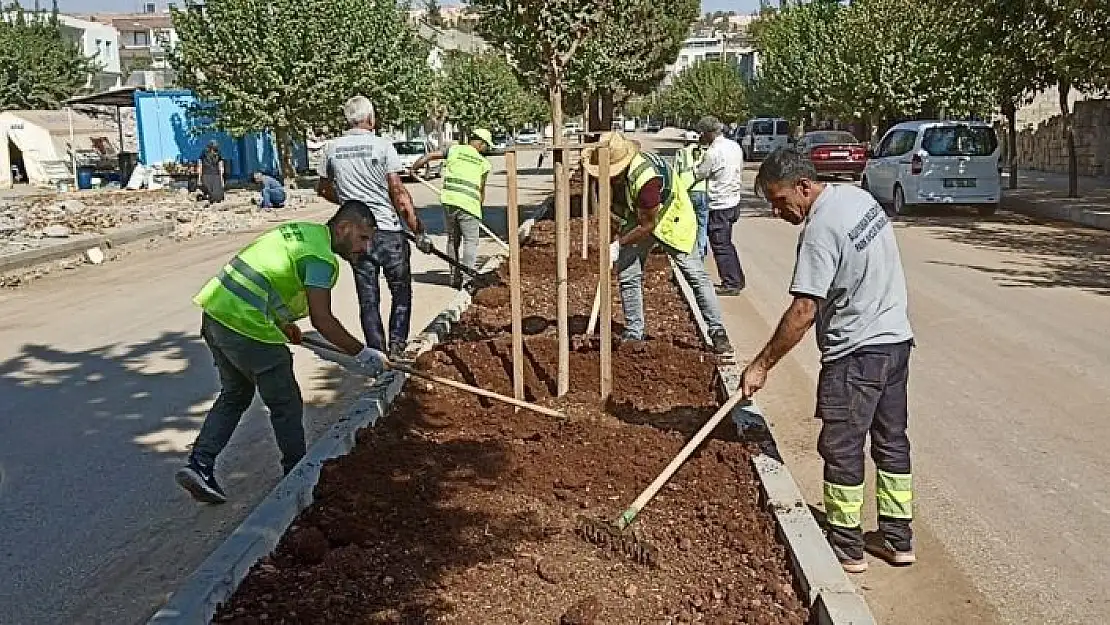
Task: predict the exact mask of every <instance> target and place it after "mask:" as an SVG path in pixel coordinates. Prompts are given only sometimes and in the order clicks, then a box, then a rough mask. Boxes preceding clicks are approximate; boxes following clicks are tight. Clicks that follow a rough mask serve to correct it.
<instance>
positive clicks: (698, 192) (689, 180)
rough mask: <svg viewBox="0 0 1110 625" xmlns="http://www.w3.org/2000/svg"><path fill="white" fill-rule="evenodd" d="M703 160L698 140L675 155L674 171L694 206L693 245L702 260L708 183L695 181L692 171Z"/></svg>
mask: <svg viewBox="0 0 1110 625" xmlns="http://www.w3.org/2000/svg"><path fill="white" fill-rule="evenodd" d="M703 158H705V147H704V146H702V145H701V142H700V141H698V140H696V139H695V140H693V141H690V142H688V143H687V144H686V146H685V147H683V148H682V149H681V150H679V151H678V153H676V154H675V159H674V169H675V173H676V174H677V175H678V179H679V180H681V181H682V184H683V185H684V186H685V187H686V189H687V190H688V191H689V193H690V202H691V203H692V204H693V205H694V214H696V215H697V217H698V241H697V243H696V244H695V245H694V249H695V250H697V252H698V256H699V257H701V258H702V259H704V258H705V256H706V254H708V253H709V237H708V235H707V234H706V228H707V227H708V225H709V194H708V191H707V186H708V183H707V182H706V181H705V180H695V178H694V170H695V169H697V167H698V165H700V164H701V161H702V159H703Z"/></svg>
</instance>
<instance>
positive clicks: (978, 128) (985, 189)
mask: <svg viewBox="0 0 1110 625" xmlns="http://www.w3.org/2000/svg"><path fill="white" fill-rule="evenodd" d="M999 154H1000V148H999V143H998V135H997V134H996V133H995V132H994V128H992V127H991V126H990V125H988V124H986V123H983V122H961V121H915V122H904V123H901V124H898V125H896V126H894V127H893V128H891V129H890V130H888V131H887V133H886V134H885V135H883V138H882V140H881V141H879V145H878V147H877V148H876V149H875V151H874V154H872V155H871V156H870V157H869V158H868V161H867V166H866V167H864V169H863V180H862V182H861V183H860V185H861V186H862V187H863V188H864V189H867V190H868V191H870V192H871V195H873V196H875V199H876V200H878V201H879V202H880V203H884V204H889V205H892V206H893V207H894V212H895V213H897V214H902V213H905V212H906V210H907V208H909V207H912V206H915V205H922V204H969V205H973V206H975V207H976V208H978V210H979V214H980V215H992V214H994V212H995V211H996V210H998V202H999V201H1000V200H1001V199H1002V171H1001V169H1000V168H999V164H998V161H999Z"/></svg>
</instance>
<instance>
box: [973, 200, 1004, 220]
mask: <svg viewBox="0 0 1110 625" xmlns="http://www.w3.org/2000/svg"><path fill="white" fill-rule="evenodd" d="M975 208H976V209H978V211H979V216H980V217H990V216H991V215H993V214H994V213H995V212H996V211H997V210H998V204H997V203H995V204H980V205H978V206H976V207H975Z"/></svg>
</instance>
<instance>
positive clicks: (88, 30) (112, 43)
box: [58, 15, 122, 91]
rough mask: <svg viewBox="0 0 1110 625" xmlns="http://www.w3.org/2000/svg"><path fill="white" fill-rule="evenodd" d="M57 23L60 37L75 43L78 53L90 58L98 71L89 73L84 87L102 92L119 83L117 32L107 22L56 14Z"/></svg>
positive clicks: (120, 80)
mask: <svg viewBox="0 0 1110 625" xmlns="http://www.w3.org/2000/svg"><path fill="white" fill-rule="evenodd" d="M58 25H59V26H60V28H61V31H62V36H63V37H64V38H66V39H67V40H69V41H72V42H74V43H76V44H77V46H78V48H80V49H81V53H82V54H84V55H85V56H87V57H89V58H90V59H93V60H94V61H95V62H96V63H97V65H99V66H100V71H99V72H97V73H96V74H94V75H91V76H89V80H88V82H87V83H86V86H87V87H88V88H89V89H91V90H93V91H103V90H105V89H111V88H112V87H118V86H120V84H121V82H122V78H121V77H122V72H121V71H120V56H119V33H118V32H116V29H115V28H113V27H112V26H111V25H110V24H101V23H98V22H91V21H89V20H83V19H79V18H76V17H72V16H69V15H59V16H58Z"/></svg>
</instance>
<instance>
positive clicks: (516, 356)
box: [505, 150, 524, 399]
mask: <svg viewBox="0 0 1110 625" xmlns="http://www.w3.org/2000/svg"><path fill="white" fill-rule="evenodd" d="M505 179H506V180H505V186H506V187H508V201H507V202H506V211H507V213H508V215H507V218H508V220H509V297H510V301H511V302H512V314H513V397H516V398H517V399H524V333H523V328H522V323H521V315H523V312H522V311H521V301H520V237H519V236H518V235H517V228H519V227H520V207H519V206H518V205H517V195H516V194H517V181H516V152H514V151H511V150H510V151H509V152H506V153H505Z"/></svg>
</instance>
